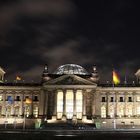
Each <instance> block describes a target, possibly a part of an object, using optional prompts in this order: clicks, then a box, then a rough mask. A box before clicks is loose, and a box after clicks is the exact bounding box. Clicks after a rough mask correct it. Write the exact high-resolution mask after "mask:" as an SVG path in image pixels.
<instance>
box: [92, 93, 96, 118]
mask: <svg viewBox="0 0 140 140" xmlns="http://www.w3.org/2000/svg"><path fill="white" fill-rule="evenodd" d="M92 94H93V95H92V117H93V118H94V117H95V100H96V99H95V94H96V93H94V91H92Z"/></svg>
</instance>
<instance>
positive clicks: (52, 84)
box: [0, 64, 140, 128]
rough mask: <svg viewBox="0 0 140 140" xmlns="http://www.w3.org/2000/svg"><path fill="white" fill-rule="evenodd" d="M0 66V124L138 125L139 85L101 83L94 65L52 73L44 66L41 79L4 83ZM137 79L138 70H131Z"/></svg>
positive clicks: (139, 107)
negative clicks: (34, 81) (90, 70)
mask: <svg viewBox="0 0 140 140" xmlns="http://www.w3.org/2000/svg"><path fill="white" fill-rule="evenodd" d="M4 74H5V71H4V70H3V69H2V68H0V82H1V83H0V125H1V126H2V125H3V126H4V125H5V127H6V125H8V124H16V126H18V125H23V127H25V125H26V127H28V126H30V125H38V127H39V126H40V125H41V124H42V123H44V122H46V123H47V124H51V123H53V124H58V123H68V122H69V123H73V124H78V123H79V124H81V123H82V124H95V125H96V127H97V128H140V86H138V85H137V84H135V83H133V84H131V85H128V84H123V85H117V86H115V87H113V86H112V84H101V83H100V82H99V80H100V78H99V74H98V71H97V68H96V66H93V68H92V72H91V73H89V72H88V71H87V70H86V69H84V68H83V67H81V66H79V65H76V64H65V65H62V66H60V67H58V68H57V69H56V70H55V71H54V72H52V73H51V72H48V66H47V65H45V67H44V71H43V73H42V77H41V78H42V80H41V81H42V82H41V83H38V84H33V83H20V82H19V83H18V82H17V83H5V82H4ZM135 75H136V77H137V79H139V77H140V70H138V71H137V72H136V73H135Z"/></svg>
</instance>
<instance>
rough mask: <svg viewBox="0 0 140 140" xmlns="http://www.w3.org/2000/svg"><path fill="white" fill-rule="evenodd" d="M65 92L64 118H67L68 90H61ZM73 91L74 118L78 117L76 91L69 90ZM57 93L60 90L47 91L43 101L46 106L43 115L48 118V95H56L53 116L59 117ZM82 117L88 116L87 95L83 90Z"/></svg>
mask: <svg viewBox="0 0 140 140" xmlns="http://www.w3.org/2000/svg"><path fill="white" fill-rule="evenodd" d="M61 90H62V92H63V118H66V93H67V89H61ZM68 90H72V91H73V117H75V116H76V91H77V90H76V89H68ZM57 92H58V90H51V91H47V90H46V91H45V93H44V98H42V100H43V101H44V104H42V105H43V106H44V107H43V108H44V109H43V110H42V111H43V112H42V113H43V114H44V115H45V116H47V110H48V108H47V107H48V100H49V99H48V94H55V95H54V107H53V109H54V110H53V116H57ZM82 110H83V111H82V115H83V116H86V93H85V92H84V90H82Z"/></svg>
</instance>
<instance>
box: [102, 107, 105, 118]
mask: <svg viewBox="0 0 140 140" xmlns="http://www.w3.org/2000/svg"><path fill="white" fill-rule="evenodd" d="M101 118H106V107H105V106H102V107H101Z"/></svg>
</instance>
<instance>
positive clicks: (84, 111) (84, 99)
mask: <svg viewBox="0 0 140 140" xmlns="http://www.w3.org/2000/svg"><path fill="white" fill-rule="evenodd" d="M82 92H83V119H86V95H85V94H86V93H85V91H84V90H83V91H82Z"/></svg>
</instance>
